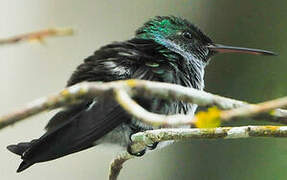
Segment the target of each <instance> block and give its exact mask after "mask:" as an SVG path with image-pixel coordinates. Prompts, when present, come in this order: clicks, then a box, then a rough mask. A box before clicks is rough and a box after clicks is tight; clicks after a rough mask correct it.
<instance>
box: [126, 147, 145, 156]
mask: <svg viewBox="0 0 287 180" xmlns="http://www.w3.org/2000/svg"><path fill="white" fill-rule="evenodd" d="M127 151H128V153H129V154H130V155H133V156H137V157H140V156H143V155H144V154H145V152H146V149H144V150H142V151H139V152H133V151H132V148H131V145H129V146H128V148H127Z"/></svg>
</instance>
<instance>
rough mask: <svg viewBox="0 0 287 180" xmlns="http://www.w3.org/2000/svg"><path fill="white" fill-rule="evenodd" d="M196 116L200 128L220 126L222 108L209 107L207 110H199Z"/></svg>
mask: <svg viewBox="0 0 287 180" xmlns="http://www.w3.org/2000/svg"><path fill="white" fill-rule="evenodd" d="M195 118H196V121H195V125H196V127H198V128H214V127H219V126H220V123H221V120H220V110H219V109H218V108H217V107H211V108H208V110H207V112H203V111H201V112H198V113H197V114H196V115H195Z"/></svg>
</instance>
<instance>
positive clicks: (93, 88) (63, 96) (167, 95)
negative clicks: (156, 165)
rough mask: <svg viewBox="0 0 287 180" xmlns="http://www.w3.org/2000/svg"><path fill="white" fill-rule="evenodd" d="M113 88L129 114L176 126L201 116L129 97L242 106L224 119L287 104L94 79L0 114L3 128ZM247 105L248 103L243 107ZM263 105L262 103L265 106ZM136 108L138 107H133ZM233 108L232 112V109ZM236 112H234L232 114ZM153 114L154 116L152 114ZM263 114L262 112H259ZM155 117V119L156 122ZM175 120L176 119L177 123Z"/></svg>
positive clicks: (281, 114)
mask: <svg viewBox="0 0 287 180" xmlns="http://www.w3.org/2000/svg"><path fill="white" fill-rule="evenodd" d="M112 92H114V93H113V95H114V96H115V98H116V99H117V101H118V102H119V104H120V105H121V106H122V107H123V108H124V109H125V110H127V112H129V113H130V114H132V115H133V116H135V117H138V118H139V119H141V120H143V121H145V122H147V123H150V124H154V125H158V126H159V125H163V126H167V125H169V126H175V125H182V124H189V125H194V123H195V122H196V121H197V120H198V119H196V118H192V117H193V116H191V115H168V116H166V115H160V114H155V113H151V112H148V111H146V110H145V109H143V108H142V107H140V106H139V105H137V103H136V102H135V101H133V100H132V99H130V97H129V95H131V96H136V95H140V96H143V95H144V96H148V97H151V96H153V97H158V98H162V99H168V100H179V101H185V102H189V103H194V104H198V105H199V106H212V105H216V106H218V107H219V108H221V109H232V108H237V107H242V109H239V110H234V111H233V110H230V111H220V113H219V117H218V118H220V119H222V120H224V121H228V120H230V119H234V118H236V117H242V116H246V114H245V115H243V114H244V113H243V114H242V113H238V112H237V111H240V112H242V111H243V112H245V113H247V114H248V115H254V114H258V113H260V112H267V111H270V110H272V109H274V108H277V107H282V106H286V103H287V102H286V98H281V99H277V100H274V101H272V102H267V105H266V103H264V104H259V106H258V105H248V104H247V103H245V102H242V101H238V100H233V99H229V98H225V97H220V96H217V95H213V94H210V93H206V92H204V91H199V90H196V89H193V88H187V87H183V86H180V85H175V84H168V83H161V82H152V81H144V80H125V81H114V82H108V83H101V82H93V83H86V82H85V83H80V84H77V85H74V86H71V87H69V88H66V89H64V90H62V91H61V92H60V93H58V94H54V95H51V96H48V97H44V98H40V99H38V100H35V101H33V102H32V103H29V104H27V105H26V106H24V108H21V109H19V110H16V111H14V112H12V113H9V114H6V115H3V116H0V129H1V128H4V127H7V126H9V125H11V124H14V123H15V122H18V121H20V120H22V119H25V118H27V117H30V116H32V115H35V114H38V113H40V112H43V111H44V110H51V109H55V108H59V107H64V106H68V105H71V104H75V103H79V102H81V101H83V100H85V99H87V98H94V97H95V96H100V95H107V94H111V93H112ZM244 106H245V107H244ZM262 106H263V107H262ZM133 108H135V109H134V110H133ZM231 112H232V113H231ZM230 114H233V115H230ZM149 117H151V119H150V118H149ZM258 117H260V118H261V117H262V116H258ZM264 118H265V119H266V120H267V121H272V122H281V123H284V124H287V111H286V110H282V109H275V110H273V111H272V112H271V113H268V114H264ZM153 120H155V122H153ZM173 121H175V122H176V123H174V122H173Z"/></svg>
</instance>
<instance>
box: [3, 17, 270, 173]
mask: <svg viewBox="0 0 287 180" xmlns="http://www.w3.org/2000/svg"><path fill="white" fill-rule="evenodd" d="M219 53H246V54H254V55H275V53H273V52H271V51H266V50H260V49H250V48H242V47H233V46H226V45H221V44H216V43H214V42H213V41H212V40H211V39H210V38H209V37H208V36H207V35H205V34H204V33H203V32H202V31H201V30H200V29H199V28H197V27H196V26H195V25H194V24H192V23H191V22H189V21H188V20H186V19H184V18H180V17H175V16H157V17H154V18H152V19H150V20H148V21H147V22H146V23H144V24H143V26H142V27H140V28H139V29H137V30H136V32H135V36H134V37H133V38H131V39H129V40H127V41H123V42H114V43H111V44H108V45H106V46H103V47H101V48H100V49H99V50H97V51H95V52H94V54H93V55H92V56H89V57H88V58H86V59H84V62H83V63H82V64H80V65H79V66H78V67H77V68H76V70H75V71H74V72H73V73H72V75H71V77H70V79H69V80H68V82H67V87H69V86H72V85H75V84H77V83H80V82H84V81H88V82H93V81H102V82H109V81H116V80H125V79H144V80H150V81H157V82H166V83H172V84H179V85H182V86H185V87H192V88H195V89H198V90H203V88H204V69H205V67H206V65H207V64H208V63H209V61H210V58H211V57H212V56H214V55H216V54H219ZM135 100H136V101H137V102H138V103H139V104H140V105H141V106H142V107H144V108H146V109H147V110H149V111H151V112H154V113H160V114H166V115H169V114H176V113H178V114H194V112H195V110H196V108H197V105H196V104H189V103H184V102H182V101H175V102H171V101H168V100H160V99H158V98H153V97H149V98H147V97H145V98H144V97H135ZM160 128H161V127H160ZM45 129H46V132H45V133H44V134H43V135H42V136H41V137H40V138H38V139H34V140H32V141H30V142H22V143H18V144H15V145H10V146H8V147H7V149H8V150H9V151H11V152H13V153H15V154H17V155H19V156H21V159H22V162H21V164H20V166H19V168H18V169H17V172H21V171H23V170H25V169H27V168H28V167H30V166H31V165H33V164H35V163H39V162H45V161H50V160H53V159H57V158H60V157H63V156H66V155H69V154H72V153H76V152H79V151H82V150H85V149H87V148H90V147H93V146H97V145H99V144H116V145H118V146H119V147H122V148H123V149H124V150H127V151H128V152H129V153H130V154H132V155H135V156H142V155H143V154H145V152H146V149H155V148H156V147H159V145H160V144H158V143H154V144H151V145H149V146H147V148H146V149H144V150H142V151H140V152H132V151H131V143H132V141H131V135H133V134H134V133H137V132H141V131H146V130H152V129H155V127H152V126H151V125H149V124H145V123H143V122H141V121H139V120H137V119H135V118H133V117H131V116H130V115H128V114H127V113H126V112H125V111H124V110H123V109H122V108H121V107H120V105H119V104H118V103H117V102H116V101H115V100H114V99H113V98H112V97H107V96H103V97H95V98H94V99H85V100H83V101H82V102H81V103H80V104H76V105H70V106H68V107H66V108H64V109H62V110H61V111H59V112H58V113H56V114H55V115H54V116H53V117H52V118H51V119H50V120H49V122H48V124H47V125H46V127H45ZM161 146H163V145H161Z"/></svg>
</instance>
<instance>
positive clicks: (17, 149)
mask: <svg viewBox="0 0 287 180" xmlns="http://www.w3.org/2000/svg"><path fill="white" fill-rule="evenodd" d="M31 143H32V142H24V143H19V144H17V145H14V144H13V145H9V146H7V149H8V150H9V151H11V152H12V153H15V154H17V155H19V156H23V154H24V153H25V151H26V150H28V149H29V148H30V146H31ZM33 164H34V163H33V162H29V161H27V160H23V161H22V162H21V164H20V166H19V167H18V169H17V172H21V171H24V170H25V169H27V168H28V167H30V166H32V165H33Z"/></svg>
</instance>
